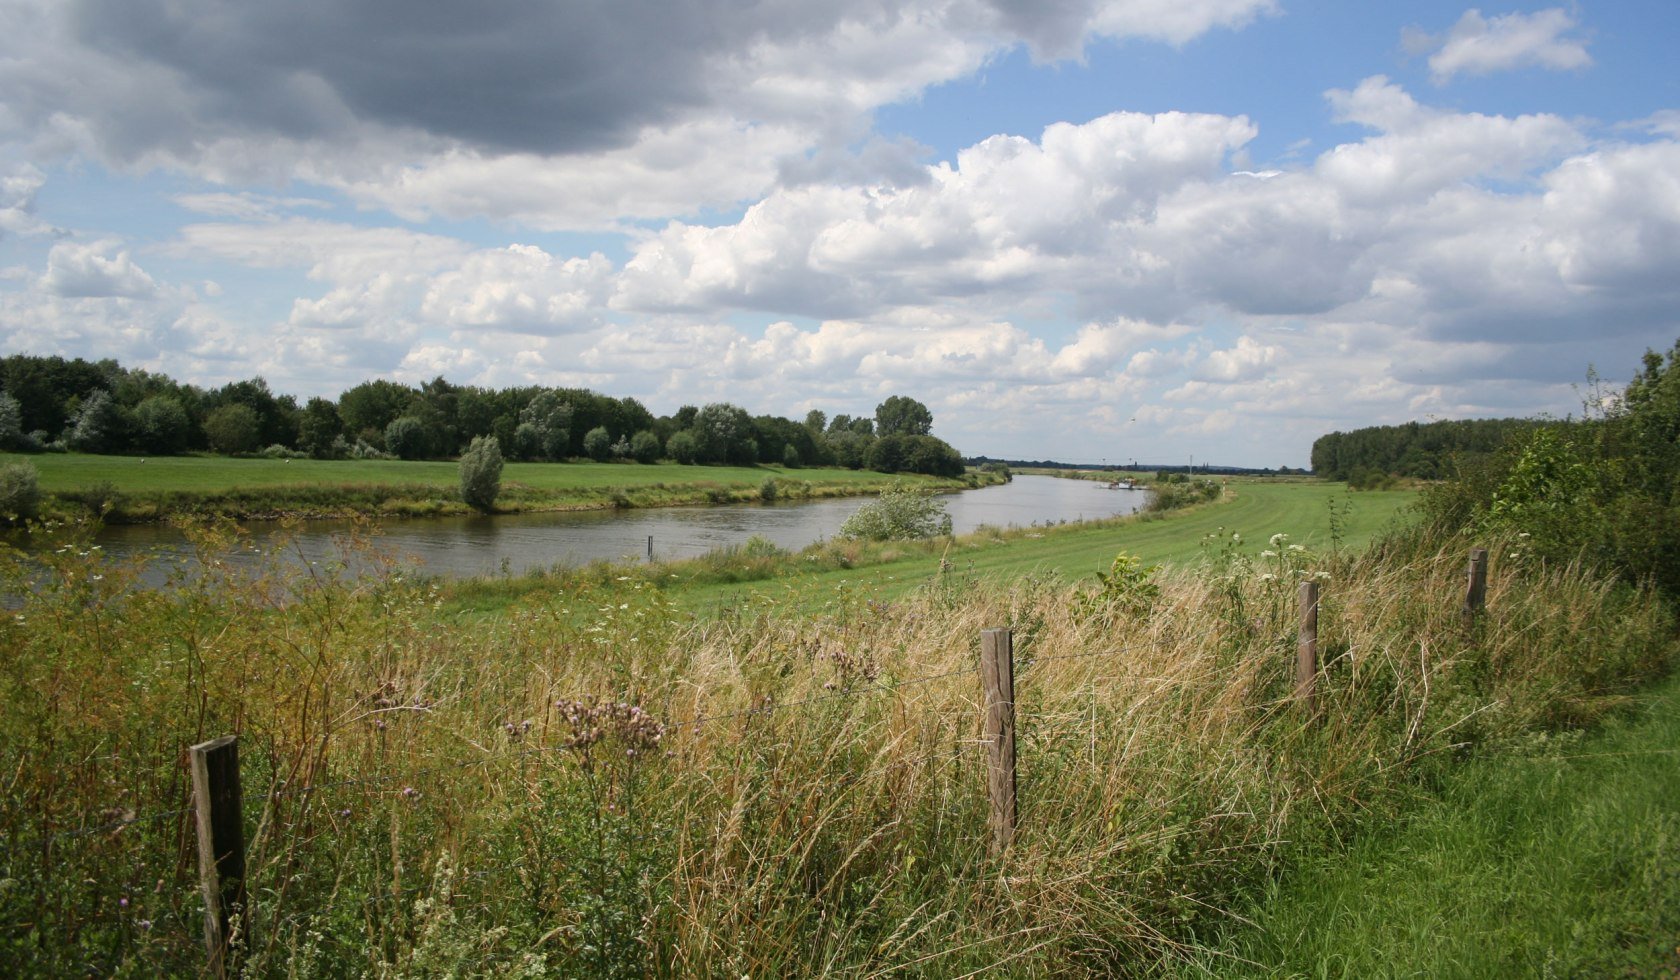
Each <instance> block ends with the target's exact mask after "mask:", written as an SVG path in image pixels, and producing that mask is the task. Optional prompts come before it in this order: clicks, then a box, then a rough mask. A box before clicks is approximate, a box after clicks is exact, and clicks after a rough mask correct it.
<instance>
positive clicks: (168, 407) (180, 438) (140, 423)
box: [134, 395, 192, 456]
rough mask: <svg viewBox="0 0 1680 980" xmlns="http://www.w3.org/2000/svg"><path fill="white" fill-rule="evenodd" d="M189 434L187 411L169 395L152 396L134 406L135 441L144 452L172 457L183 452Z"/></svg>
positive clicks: (190, 421) (190, 431)
mask: <svg viewBox="0 0 1680 980" xmlns="http://www.w3.org/2000/svg"><path fill="white" fill-rule="evenodd" d="M191 434H192V419H191V418H188V417H187V410H186V409H184V408H182V407H181V403H180V402H178V401H176V400H175V399H173V398H171V397H169V396H168V395H153V396H151V397H150V398H147V399H146V400H145V401H143V402H141V403H140V404H138V405H136V406H134V441H135V442H136V443H138V444H139V446H140V448H142V449H144V450H145V451H146V452H149V453H156V454H158V455H160V456H170V455H174V454H175V453H178V452H180V451H181V450H182V449H185V448H186V445H187V439H188V437H189V436H191Z"/></svg>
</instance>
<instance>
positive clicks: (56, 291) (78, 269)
mask: <svg viewBox="0 0 1680 980" xmlns="http://www.w3.org/2000/svg"><path fill="white" fill-rule="evenodd" d="M113 251H115V253H116V254H114V255H113V254H110V253H111V252H113ZM41 287H42V288H43V289H45V290H46V291H47V292H49V293H52V294H53V295H55V296H63V297H67V298H90V299H93V298H122V299H150V298H151V297H153V296H155V295H156V294H157V288H158V287H157V283H156V282H154V281H153V280H152V277H151V276H149V275H147V274H146V270H144V269H142V268H140V267H139V266H138V265H136V264H135V263H134V260H133V259H132V258H131V257H130V256H129V254H128V251H127V250H126V249H123V248H122V247H121V245H120V244H119V243H118V242H116V241H113V240H110V239H104V240H101V241H97V242H90V243H88V244H85V245H84V244H80V243H77V242H59V243H58V244H57V245H54V246H53V247H52V251H51V252H49V253H48V255H47V272H46V275H44V276H42V277H41Z"/></svg>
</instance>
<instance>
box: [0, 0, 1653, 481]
mask: <svg viewBox="0 0 1680 980" xmlns="http://www.w3.org/2000/svg"><path fill="white" fill-rule="evenodd" d="M1677 40H1680V4H1676V3H1674V2H1673V0H1616V2H1608V0H1600V2H1582V3H1575V4H1568V5H1564V6H1539V5H1529V6H1521V5H1517V6H1511V5H1501V6H1490V7H1481V8H1475V7H1466V6H1464V5H1463V4H1462V3H1438V2H1433V0H1416V2H1409V3H1404V4H1375V3H1367V2H1355V0H1343V2H1330V0H847V2H845V3H825V2H812V0H762V2H758V3H753V4H743V3H739V2H736V0H659V2H655V0H568V2H564V3H561V2H555V0H483V2H479V3H470V4H466V3H447V2H438V0H291V2H287V3H256V2H248V0H0V353H7V354H10V353H29V354H38V355H46V354H59V355H63V356H66V357H85V358H90V359H97V358H107V357H110V358H116V359H117V360H118V361H119V362H121V363H122V364H123V365H124V366H126V367H137V368H145V369H147V370H151V371H157V372H161V373H164V374H167V375H169V376H171V377H174V378H176V379H178V380H182V381H188V382H192V383H195V384H199V385H204V386H215V385H220V384H223V383H226V382H228V381H234V380H240V379H244V378H250V377H253V376H261V377H263V378H265V379H267V381H268V382H269V384H270V386H271V387H272V388H273V389H274V390H276V391H278V392H284V393H290V394H293V395H296V396H298V397H299V398H300V400H301V399H303V398H307V397H310V396H315V395H321V396H326V397H329V398H330V397H336V396H337V395H338V394H339V393H340V392H342V391H343V390H345V389H346V388H348V387H350V386H352V385H355V384H358V383H360V382H362V381H365V380H368V379H371V378H388V379H393V380H397V381H403V382H409V383H418V382H421V381H425V380H429V379H431V378H434V377H438V376H442V377H444V378H446V379H448V380H450V381H452V382H455V383H457V384H475V385H484V386H490V387H507V386H512V385H531V384H541V385H554V386H577V387H587V388H592V389H595V390H597V391H601V392H604V393H606V394H609V395H613V396H615V397H623V396H633V397H635V398H638V399H640V400H641V401H642V402H643V403H644V404H645V405H647V407H648V408H649V409H650V410H652V411H653V412H654V413H656V414H669V413H672V412H675V411H676V409H677V408H679V407H680V406H682V405H685V404H692V405H703V404H706V403H708V402H714V401H728V402H732V403H734V404H737V405H740V406H742V407H744V408H746V409H748V410H749V411H751V412H753V413H754V414H766V413H767V414H774V415H781V416H786V417H791V418H796V419H798V418H803V417H804V416H805V414H806V413H807V412H808V411H809V410H811V409H819V410H822V411H824V412H827V413H829V414H830V415H834V414H839V413H846V414H851V415H868V414H871V413H872V412H873V410H874V407H875V405H876V404H878V403H879V402H880V401H882V400H883V399H884V398H886V397H887V396H889V395H894V394H903V395H909V396H911V397H914V398H917V399H919V400H921V401H922V402H924V403H925V404H926V405H927V406H928V407H929V408H930V409H931V411H932V412H933V416H934V433H935V434H936V435H939V436H941V437H942V438H944V439H946V440H947V441H949V442H950V443H952V444H953V445H955V446H956V447H957V448H958V449H960V450H961V451H963V452H964V453H965V454H969V455H987V456H991V457H994V458H999V457H1001V458H1015V459H1058V460H1063V461H1069V462H1109V463H1114V462H1131V461H1137V462H1139V463H1149V464H1174V465H1176V464H1180V463H1187V462H1196V463H1213V464H1223V465H1238V466H1256V467H1276V466H1304V465H1306V464H1307V461H1308V454H1309V452H1310V449H1311V445H1312V442H1313V440H1314V439H1315V438H1317V437H1318V436H1320V435H1322V434H1324V433H1327V432H1331V431H1336V430H1343V431H1345V430H1348V429H1353V428H1359V427H1363V426H1368V425H1383V424H1394V423H1401V422H1406V421H1411V420H1418V421H1429V420H1434V419H1452V418H1475V417H1507V416H1524V417H1526V416H1534V415H1540V414H1549V415H1553V416H1559V417H1563V416H1568V415H1571V414H1577V415H1578V414H1579V413H1580V412H1581V405H1582V400H1583V398H1584V397H1585V389H1586V387H1587V379H1588V377H1589V373H1590V372H1592V371H1596V372H1597V374H1598V375H1601V376H1602V377H1603V378H1605V379H1606V380H1607V381H1610V382H1612V383H1618V382H1625V381H1626V380H1627V379H1628V378H1629V377H1631V376H1632V374H1633V372H1634V371H1635V369H1636V368H1637V367H1638V366H1639V361H1640V356H1641V355H1642V354H1643V352H1644V351H1645V350H1647V349H1656V350H1659V351H1666V350H1667V349H1669V348H1670V347H1672V346H1673V345H1674V343H1675V341H1676V339H1677V338H1680V302H1677V300H1680V69H1677V68H1675V67H1674V64H1673V62H1672V61H1671V60H1670V55H1671V54H1672V48H1673V46H1674V44H1675V42H1676V41H1677Z"/></svg>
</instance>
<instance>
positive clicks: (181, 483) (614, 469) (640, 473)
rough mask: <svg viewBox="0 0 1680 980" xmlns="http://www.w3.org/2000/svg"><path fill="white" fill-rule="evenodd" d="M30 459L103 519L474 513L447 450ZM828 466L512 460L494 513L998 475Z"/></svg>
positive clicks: (796, 496) (47, 484)
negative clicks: (435, 457) (342, 455)
mask: <svg viewBox="0 0 1680 980" xmlns="http://www.w3.org/2000/svg"><path fill="white" fill-rule="evenodd" d="M17 460H23V461H27V462H29V463H30V464H31V465H33V466H34V467H35V468H36V471H37V473H38V474H39V480H40V488H41V491H42V492H43V494H45V495H46V501H45V504H44V512H45V513H47V514H49V515H56V516H59V517H66V518H70V517H75V516H81V515H86V514H101V515H103V518H104V520H105V522H106V523H110V524H125V523H149V522H155V521H166V520H170V519H172V518H176V517H217V518H230V519H234V520H283V519H289V520H315V519H330V518H345V517H372V518H377V519H385V518H402V517H430V516H440V515H447V514H465V513H470V512H472V511H471V508H469V507H467V505H466V504H464V503H462V501H461V497H460V487H459V475H458V469H457V466H456V464H455V463H453V462H447V461H435V462H434V461H399V460H317V459H242V458H238V459H236V458H230V457H225V456H165V457H138V456H94V455H84V454H78V453H45V454H40V455H31V456H16V455H3V454H0V463H4V462H13V461H17ZM1003 480H1004V477H1002V476H1001V475H999V474H995V473H983V472H978V471H975V472H970V473H968V474H965V475H964V476H963V477H962V478H960V479H942V478H936V477H928V476H921V475H917V474H885V473H875V472H871V471H861V470H844V469H828V468H801V469H789V468H786V467H779V466H752V467H738V466H679V465H677V464H675V463H656V464H641V463H597V462H593V461H576V462H567V463H508V464H506V466H505V467H504V469H503V472H502V492H501V495H500V496H499V497H498V498H497V501H496V510H497V512H498V513H509V514H512V513H530V512H538V511H566V510H610V509H630V508H642V507H680V506H696V505H708V504H727V503H739V502H745V501H753V500H768V499H778V500H815V499H821V498H825V497H841V496H864V495H869V494H874V493H878V492H880V491H881V490H882V489H884V488H885V487H888V486H891V485H894V484H897V483H905V482H909V483H914V484H916V485H918V486H925V487H928V488H931V489H935V490H961V489H970V488H973V487H979V486H988V485H991V484H993V483H1001V482H1003Z"/></svg>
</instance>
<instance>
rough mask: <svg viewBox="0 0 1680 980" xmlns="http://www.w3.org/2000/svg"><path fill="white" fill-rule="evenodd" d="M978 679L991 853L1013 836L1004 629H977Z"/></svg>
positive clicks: (1008, 660) (1007, 636)
mask: <svg viewBox="0 0 1680 980" xmlns="http://www.w3.org/2000/svg"><path fill="white" fill-rule="evenodd" d="M980 680H981V683H982V684H983V685H984V686H985V695H986V697H985V712H986V714H985V727H984V738H985V741H986V749H987V756H988V762H989V765H988V767H987V778H986V788H987V791H988V795H989V796H990V797H991V801H992V809H991V819H990V820H989V821H988V823H989V824H990V825H991V830H992V853H994V854H1001V853H1003V852H1004V851H1005V850H1007V849H1008V847H1009V843H1010V841H1012V840H1014V839H1015V640H1014V634H1013V633H1011V632H1010V631H1009V630H1007V629H990V630H981V631H980Z"/></svg>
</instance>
